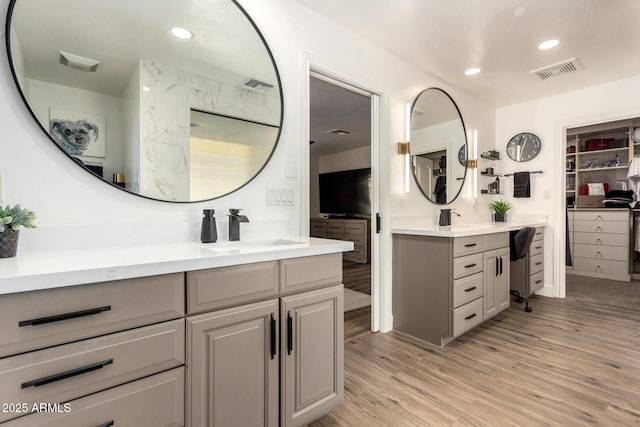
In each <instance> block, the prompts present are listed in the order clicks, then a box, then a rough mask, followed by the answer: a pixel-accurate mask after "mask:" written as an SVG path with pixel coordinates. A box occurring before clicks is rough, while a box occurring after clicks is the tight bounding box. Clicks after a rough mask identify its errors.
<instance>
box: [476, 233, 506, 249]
mask: <svg viewBox="0 0 640 427" xmlns="http://www.w3.org/2000/svg"><path fill="white" fill-rule="evenodd" d="M482 237H483V245H484V247H483V249H484V250H485V251H486V250H489V249H498V248H506V247H508V246H509V233H493V234H485V235H484V236H482Z"/></svg>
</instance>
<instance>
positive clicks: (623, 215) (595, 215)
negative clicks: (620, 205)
mask: <svg viewBox="0 0 640 427" xmlns="http://www.w3.org/2000/svg"><path fill="white" fill-rule="evenodd" d="M573 219H574V221H626V222H628V221H629V211H607V210H604V209H598V210H593V211H574V212H573Z"/></svg>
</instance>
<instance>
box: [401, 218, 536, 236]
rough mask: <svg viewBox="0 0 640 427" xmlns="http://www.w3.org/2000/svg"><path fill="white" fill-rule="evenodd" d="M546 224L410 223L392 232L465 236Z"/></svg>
mask: <svg viewBox="0 0 640 427" xmlns="http://www.w3.org/2000/svg"><path fill="white" fill-rule="evenodd" d="M546 225H547V224H546V222H544V221H513V222H512V221H509V222H478V223H469V224H461V225H453V226H449V227H442V226H439V225H430V224H424V223H416V224H410V223H409V224H404V225H401V226H396V227H393V228H391V233H393V234H411V235H416V236H434V237H464V236H476V235H479V234H491V233H501V232H504V231H511V230H519V229H521V228H523V227H544V226H546Z"/></svg>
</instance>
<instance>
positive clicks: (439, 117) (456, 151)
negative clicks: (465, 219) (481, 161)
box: [410, 88, 469, 205]
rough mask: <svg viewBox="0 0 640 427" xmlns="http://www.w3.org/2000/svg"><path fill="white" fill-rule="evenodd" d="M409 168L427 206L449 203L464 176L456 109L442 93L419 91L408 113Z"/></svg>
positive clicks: (464, 154) (462, 139)
mask: <svg viewBox="0 0 640 427" xmlns="http://www.w3.org/2000/svg"><path fill="white" fill-rule="evenodd" d="M410 147H411V166H412V170H413V177H414V178H415V181H416V184H418V188H420V191H421V192H422V194H423V195H424V196H425V197H426V198H427V199H429V200H430V201H431V202H433V203H435V204H438V205H446V204H449V203H451V202H453V201H454V200H455V199H456V197H458V194H460V190H462V186H463V184H464V179H465V176H466V172H467V153H468V151H469V150H468V149H467V134H466V131H465V128H464V122H463V121H462V116H461V115H460V111H459V110H458V106H457V105H456V103H455V102H454V101H453V99H451V97H450V96H449V95H448V94H447V93H446V92H445V91H443V90H442V89H438V88H430V89H426V90H424V91H422V92H421V93H420V95H418V97H417V98H416V100H415V101H414V102H413V107H412V109H411V146H410Z"/></svg>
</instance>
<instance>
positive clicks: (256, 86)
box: [240, 78, 273, 92]
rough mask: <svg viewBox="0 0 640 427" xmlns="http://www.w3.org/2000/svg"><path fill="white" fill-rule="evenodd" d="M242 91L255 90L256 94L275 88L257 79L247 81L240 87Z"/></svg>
mask: <svg viewBox="0 0 640 427" xmlns="http://www.w3.org/2000/svg"><path fill="white" fill-rule="evenodd" d="M240 87H241V88H242V89H248V90H254V91H256V92H266V91H268V90H269V89H271V88H272V87H273V85H272V84H270V83H266V82H262V81H260V80H257V79H251V78H250V79H247V80H246V81H245V82H244V83H242V84H241V85H240Z"/></svg>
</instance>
